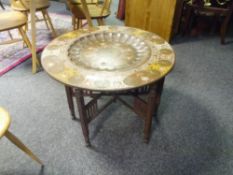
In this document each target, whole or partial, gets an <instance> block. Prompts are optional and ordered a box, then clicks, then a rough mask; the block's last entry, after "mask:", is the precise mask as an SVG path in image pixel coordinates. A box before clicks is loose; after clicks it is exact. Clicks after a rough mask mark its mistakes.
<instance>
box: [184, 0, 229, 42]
mask: <svg viewBox="0 0 233 175" xmlns="http://www.w3.org/2000/svg"><path fill="white" fill-rule="evenodd" d="M220 2H222V3H220ZM185 9H186V15H185V17H184V19H185V22H184V30H185V33H187V32H188V31H190V26H191V25H192V24H191V22H192V21H193V20H192V17H194V16H212V17H215V18H218V19H219V18H222V24H221V27H220V35H221V43H222V44H224V43H225V36H226V32H227V29H228V24H229V21H230V18H231V15H232V12H233V1H232V0H228V1H227V0H222V1H219V0H210V1H208V2H207V1H204V0H193V1H187V2H186V3H185Z"/></svg>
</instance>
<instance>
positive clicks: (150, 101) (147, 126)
mask: <svg viewBox="0 0 233 175" xmlns="http://www.w3.org/2000/svg"><path fill="white" fill-rule="evenodd" d="M156 89H157V84H154V85H152V86H151V87H150V91H149V94H148V97H147V109H146V116H145V123H144V142H145V143H148V142H149V139H150V132H151V124H152V117H153V114H154V111H155V108H156V95H157V94H156V93H157V92H156Z"/></svg>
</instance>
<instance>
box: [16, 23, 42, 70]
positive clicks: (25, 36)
mask: <svg viewBox="0 0 233 175" xmlns="http://www.w3.org/2000/svg"><path fill="white" fill-rule="evenodd" d="M19 32H20V34H21V36H22V38H23V41H24V42H25V43H26V44H27V46H28V48H29V49H30V50H31V49H32V45H31V42H30V40H29V39H28V37H27V35H26V33H25V31H24V30H23V27H20V28H19ZM37 66H40V63H39V61H38V59H35V60H34V59H33V58H32V72H36V71H37Z"/></svg>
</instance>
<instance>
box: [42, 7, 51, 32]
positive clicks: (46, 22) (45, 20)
mask: <svg viewBox="0 0 233 175" xmlns="http://www.w3.org/2000/svg"><path fill="white" fill-rule="evenodd" d="M41 13H42V15H43V18H44V22H45V25H46V27H47V29H48V30H50V28H49V25H48V21H47V19H46V16H45V13H44V11H43V10H42V11H41Z"/></svg>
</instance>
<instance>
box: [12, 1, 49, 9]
mask: <svg viewBox="0 0 233 175" xmlns="http://www.w3.org/2000/svg"><path fill="white" fill-rule="evenodd" d="M33 3H35V4H36V9H40V8H44V7H48V6H49V0H33ZM11 8H13V9H14V10H19V11H28V10H29V8H30V0H11Z"/></svg>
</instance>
